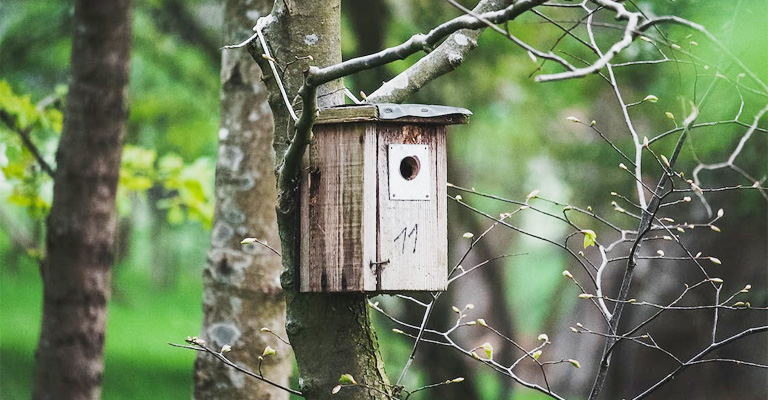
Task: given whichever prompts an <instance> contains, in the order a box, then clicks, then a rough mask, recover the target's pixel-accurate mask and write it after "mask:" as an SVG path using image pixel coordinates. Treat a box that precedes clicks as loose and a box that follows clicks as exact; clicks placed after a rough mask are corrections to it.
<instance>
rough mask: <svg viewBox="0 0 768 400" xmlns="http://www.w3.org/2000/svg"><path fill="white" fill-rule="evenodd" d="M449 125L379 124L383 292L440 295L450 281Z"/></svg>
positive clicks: (379, 229) (379, 232)
mask: <svg viewBox="0 0 768 400" xmlns="http://www.w3.org/2000/svg"><path fill="white" fill-rule="evenodd" d="M444 132H445V127H444V126H442V125H424V124H406V125H399V124H379V127H378V171H379V178H378V185H379V194H378V198H379V226H378V242H379V249H378V250H379V252H378V257H379V259H380V260H387V261H388V263H386V264H382V265H381V266H380V268H379V269H378V271H377V272H378V273H377V275H378V277H379V281H378V285H377V290H378V291H383V292H392V291H439V290H445V287H446V281H447V240H446V236H447V229H446V226H447V225H446V211H445V205H446V203H445V201H446V200H445V196H446V181H445V176H446V165H445V162H446V157H445V134H444Z"/></svg>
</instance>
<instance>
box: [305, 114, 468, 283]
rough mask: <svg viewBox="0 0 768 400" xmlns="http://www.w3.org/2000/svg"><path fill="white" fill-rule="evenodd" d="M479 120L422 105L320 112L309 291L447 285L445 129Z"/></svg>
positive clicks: (308, 191)
mask: <svg viewBox="0 0 768 400" xmlns="http://www.w3.org/2000/svg"><path fill="white" fill-rule="evenodd" d="M471 114H472V113H471V112H469V110H466V109H462V108H454V107H445V106H432V105H417V104H409V105H405V104H370V105H349V106H340V107H333V108H327V109H322V110H320V113H319V115H318V118H317V121H316V123H315V126H314V128H313V136H312V139H311V141H310V145H309V151H308V152H307V153H308V154H307V156H308V160H306V159H305V168H304V176H303V181H302V182H303V183H302V185H301V251H300V263H299V264H300V279H299V286H300V290H301V291H303V292H401V291H440V290H445V289H446V285H447V278H448V277H447V274H448V265H447V264H448V251H447V248H448V243H447V242H448V241H447V210H446V204H447V193H446V186H447V185H446V141H445V127H446V125H451V124H464V123H466V122H467V119H468V116H469V115H471Z"/></svg>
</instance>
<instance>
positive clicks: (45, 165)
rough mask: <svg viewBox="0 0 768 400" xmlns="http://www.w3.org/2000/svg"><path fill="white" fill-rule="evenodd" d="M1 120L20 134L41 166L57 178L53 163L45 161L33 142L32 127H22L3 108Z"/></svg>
mask: <svg viewBox="0 0 768 400" xmlns="http://www.w3.org/2000/svg"><path fill="white" fill-rule="evenodd" d="M0 121H2V122H3V123H4V124H5V125H7V126H8V128H9V129H10V130H12V131H13V132H15V133H16V134H17V135H19V137H20V138H21V142H22V143H23V144H24V147H26V148H27V150H29V152H30V153H32V157H34V158H35V161H37V163H38V164H40V168H41V169H42V170H43V171H45V173H46V174H48V176H50V177H51V178H55V175H56V172H55V171H54V170H53V168H52V167H51V165H50V164H48V162H47V161H45V159H44V158H43V155H42V153H40V150H39V149H38V148H37V146H35V144H34V143H32V139H31V138H30V137H29V133H30V130H31V128H27V129H21V127H20V126H18V125H17V124H16V121H15V120H14V119H13V118H12V117H11V116H10V115H8V113H6V112H5V111H2V110H0Z"/></svg>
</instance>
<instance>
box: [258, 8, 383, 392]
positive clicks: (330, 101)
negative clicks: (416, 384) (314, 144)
mask: <svg viewBox="0 0 768 400" xmlns="http://www.w3.org/2000/svg"><path fill="white" fill-rule="evenodd" d="M270 17H271V18H270V19H271V23H270V24H269V25H268V26H267V27H266V32H265V33H266V34H267V40H268V42H269V47H270V49H271V51H272V55H273V57H274V58H275V59H276V60H277V61H278V63H279V65H280V66H281V67H282V68H283V70H282V71H281V72H280V73H281V74H282V75H283V76H282V77H281V78H282V80H283V83H284V84H285V86H286V90H287V91H288V93H289V96H290V98H291V100H293V97H294V96H295V95H296V93H297V92H298V89H299V87H300V86H301V84H302V83H303V71H304V70H305V69H306V68H307V67H308V65H310V64H311V65H315V66H320V67H324V66H328V65H332V64H336V63H338V62H340V61H341V42H340V32H341V29H340V18H341V16H340V4H339V0H333V1H321V0H303V1H296V0H294V1H290V0H289V1H277V2H275V9H274V10H273V11H272V14H271V16H270ZM250 50H251V51H252V55H253V57H254V59H255V60H256V61H257V62H258V63H260V65H262V70H263V71H269V66H268V64H266V60H265V59H264V58H263V57H262V56H261V49H260V46H257V47H250ZM309 55H311V56H312V59H308V58H306V56H309ZM269 75H270V76H269V77H268V79H267V81H266V82H267V85H268V87H269V89H270V93H271V96H270V105H271V107H272V111H273V113H274V116H275V141H274V148H275V152H276V154H277V159H278V165H279V164H280V160H281V158H282V156H283V154H284V152H285V149H286V146H287V144H288V143H290V139H291V137H292V135H293V132H294V130H293V121H292V120H291V118H290V116H289V114H288V111H287V109H286V106H285V103H284V102H283V100H282V99H281V97H280V94H279V93H280V92H279V91H278V89H277V86H276V84H275V79H274V77H273V76H271V75H272V74H271V71H270V73H269ZM341 88H342V86H341V82H340V81H335V82H331V83H329V84H327V85H323V86H321V87H320V88H319V90H318V105H319V106H320V107H328V106H332V105H337V104H341V103H343V101H344V97H343V93H342V92H341V90H340V89H341ZM310 112H311V110H310ZM299 184H300V183H299V182H292V183H291V187H279V188H278V193H279V204H280V205H281V206H280V207H279V208H278V211H277V215H278V224H279V226H280V239H281V243H282V248H283V273H282V276H281V278H282V279H281V281H282V285H283V289H284V290H285V296H286V308H287V321H286V327H287V331H288V335H289V338H290V341H291V344H292V346H293V350H294V352H295V354H296V360H297V363H298V367H299V374H300V376H301V380H300V382H301V388H300V389H301V391H302V392H303V393H304V395H305V396H306V398H308V399H326V398H334V399H362V398H365V399H378V398H386V397H387V396H386V395H385V394H386V393H388V392H390V387H389V383H388V380H387V377H386V375H385V373H384V364H383V361H382V359H381V355H380V353H379V348H378V341H377V339H376V334H375V332H374V331H373V327H372V326H371V319H370V316H369V313H368V307H367V303H366V298H365V296H364V295H362V294H346V295H340V294H308V293H299V292H298V289H297V288H298V285H297V284H298V276H297V274H295V273H294V271H297V270H298V268H297V265H298V263H299V258H298V256H299V253H298V251H297V248H298V240H299V219H298V218H299V207H298V206H299V204H298V200H299V196H298V190H297V189H298V187H299V186H298V185H299ZM341 374H351V375H352V376H353V377H354V378H355V379H356V380H357V382H359V383H360V384H361V386H356V387H351V388H344V389H342V390H341V391H340V392H339V393H338V394H336V395H335V396H333V397H332V395H331V389H332V388H333V387H334V386H335V385H336V384H337V382H338V380H339V376H340V375H341ZM362 385H365V386H362Z"/></svg>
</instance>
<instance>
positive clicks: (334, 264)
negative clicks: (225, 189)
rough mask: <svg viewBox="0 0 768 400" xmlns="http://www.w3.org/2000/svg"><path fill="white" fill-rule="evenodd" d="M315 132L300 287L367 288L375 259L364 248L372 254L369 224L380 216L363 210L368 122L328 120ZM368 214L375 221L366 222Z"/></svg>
mask: <svg viewBox="0 0 768 400" xmlns="http://www.w3.org/2000/svg"><path fill="white" fill-rule="evenodd" d="M315 133H316V134H315V136H314V139H313V142H312V143H311V145H310V151H309V167H308V168H307V172H306V175H307V181H306V182H305V184H304V185H303V190H304V191H306V192H307V195H306V196H303V197H304V204H303V205H302V211H303V212H304V213H306V214H307V215H306V218H305V217H304V216H302V235H303V237H302V253H303V257H302V263H301V265H302V271H301V279H302V282H301V289H302V290H305V291H322V292H338V291H363V290H365V288H364V283H365V282H364V275H365V271H364V266H365V265H367V264H368V259H370V258H371V256H370V255H369V254H365V253H366V250H367V251H368V252H369V253H372V251H371V250H370V245H368V246H366V245H365V240H364V237H365V227H366V225H369V224H371V223H372V224H373V225H374V226H375V216H373V217H371V211H370V210H369V211H368V212H366V211H365V210H364V208H365V202H364V199H365V192H366V190H365V188H364V183H365V179H364V176H365V168H364V160H365V157H364V153H365V145H366V140H365V139H366V124H363V123H361V124H345V125H326V126H323V127H316V132H315ZM369 169H370V168H369ZM369 174H370V172H369ZM369 186H370V185H369ZM368 191H369V192H370V191H371V189H370V188H369V189H368ZM302 194H303V193H302ZM373 196H375V194H369V197H373ZM369 208H370V205H369ZM366 218H367V219H368V220H370V221H371V222H367V223H363V221H364V220H365V219H366ZM369 229H370V228H369ZM304 235H306V236H304ZM369 241H372V239H370V240H369Z"/></svg>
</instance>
